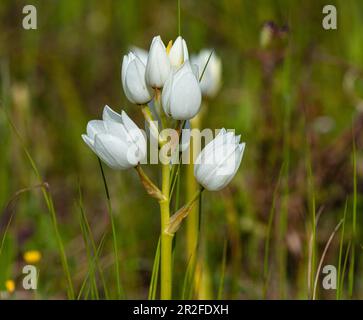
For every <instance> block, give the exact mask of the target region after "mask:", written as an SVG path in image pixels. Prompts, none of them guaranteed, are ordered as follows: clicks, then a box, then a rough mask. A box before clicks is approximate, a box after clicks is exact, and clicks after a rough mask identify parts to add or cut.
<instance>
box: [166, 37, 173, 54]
mask: <svg viewBox="0 0 363 320" xmlns="http://www.w3.org/2000/svg"><path fill="white" fill-rule="evenodd" d="M172 46H173V40H170V41H169V43H168V46H167V47H166V54H169V52H170V49H171V47H172Z"/></svg>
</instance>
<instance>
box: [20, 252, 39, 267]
mask: <svg viewBox="0 0 363 320" xmlns="http://www.w3.org/2000/svg"><path fill="white" fill-rule="evenodd" d="M23 258H24V260H25V262H27V263H29V264H34V263H37V262H39V261H40V259H41V258H42V255H41V253H40V252H39V251H37V250H29V251H26V252H25V253H24V256H23Z"/></svg>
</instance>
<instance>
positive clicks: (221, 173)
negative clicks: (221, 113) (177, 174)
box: [194, 129, 245, 191]
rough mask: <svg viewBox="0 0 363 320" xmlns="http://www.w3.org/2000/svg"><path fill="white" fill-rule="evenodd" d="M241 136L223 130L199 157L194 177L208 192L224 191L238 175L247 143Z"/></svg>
mask: <svg viewBox="0 0 363 320" xmlns="http://www.w3.org/2000/svg"><path fill="white" fill-rule="evenodd" d="M240 138H241V136H235V135H234V133H233V132H228V133H227V132H226V130H225V129H222V130H221V131H220V132H219V133H218V135H217V136H216V138H215V139H214V140H212V141H211V142H210V143H208V144H207V145H206V146H205V148H204V149H203V150H202V152H201V153H200V154H199V155H198V157H197V159H196V161H195V165H194V176H195V178H196V179H197V181H198V182H199V183H200V184H201V185H202V186H203V187H204V188H206V189H207V190H210V191H217V190H221V189H223V188H224V187H225V186H226V185H227V184H228V183H229V182H230V181H231V180H232V178H233V177H234V175H235V174H236V172H237V170H238V168H239V166H240V164H241V160H242V156H243V151H244V148H245V143H239V142H240Z"/></svg>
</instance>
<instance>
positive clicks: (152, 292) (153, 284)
mask: <svg viewBox="0 0 363 320" xmlns="http://www.w3.org/2000/svg"><path fill="white" fill-rule="evenodd" d="M159 267H160V237H159V240H158V245H157V247H156V252H155V258H154V264H153V270H152V274H151V281H150V286H149V296H148V299H149V300H155V299H156V291H157V288H158V279H159Z"/></svg>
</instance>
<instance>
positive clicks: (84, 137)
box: [82, 134, 94, 151]
mask: <svg viewBox="0 0 363 320" xmlns="http://www.w3.org/2000/svg"><path fill="white" fill-rule="evenodd" d="M82 139H83V141H84V142H85V143H86V144H87V145H88V146H89V147H90V148H91V150H92V151H94V147H93V144H94V141H93V139H91V138H90V137H89V136H87V135H86V134H82Z"/></svg>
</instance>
